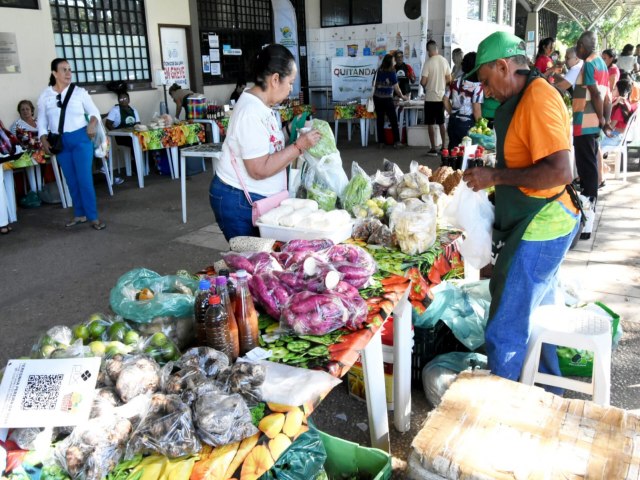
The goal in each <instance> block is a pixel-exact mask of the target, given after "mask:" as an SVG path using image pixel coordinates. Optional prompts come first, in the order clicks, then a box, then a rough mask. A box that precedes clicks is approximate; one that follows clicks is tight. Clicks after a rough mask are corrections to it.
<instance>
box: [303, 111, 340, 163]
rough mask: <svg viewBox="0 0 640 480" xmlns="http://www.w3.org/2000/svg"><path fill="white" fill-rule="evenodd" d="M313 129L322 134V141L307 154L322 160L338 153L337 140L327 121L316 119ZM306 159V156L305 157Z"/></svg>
mask: <svg viewBox="0 0 640 480" xmlns="http://www.w3.org/2000/svg"><path fill="white" fill-rule="evenodd" d="M311 128H312V129H314V130H318V131H319V132H320V135H321V137H320V141H319V142H318V143H316V144H315V145H314V146H313V147H311V148H309V149H308V150H307V153H308V154H309V155H311V156H313V157H315V158H322V157H324V156H325V155H329V154H331V153H337V152H338V148H337V147H336V138H335V137H334V135H333V130H331V125H329V123H328V122H326V121H325V120H320V119H317V118H316V119H314V120H313V123H312V125H311ZM305 157H306V155H305Z"/></svg>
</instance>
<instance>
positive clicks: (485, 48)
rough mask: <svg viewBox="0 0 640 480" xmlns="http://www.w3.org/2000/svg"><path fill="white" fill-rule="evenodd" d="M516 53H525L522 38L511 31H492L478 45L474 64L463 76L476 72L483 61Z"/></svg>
mask: <svg viewBox="0 0 640 480" xmlns="http://www.w3.org/2000/svg"><path fill="white" fill-rule="evenodd" d="M516 55H525V56H526V55H527V51H526V49H525V45H524V40H522V39H521V38H520V37H516V36H515V35H514V34H512V33H508V32H494V33H492V34H491V35H489V36H488V37H487V38H485V39H484V40H482V42H480V45H478V53H477V54H476V66H475V68H474V69H473V70H471V71H470V72H469V73H468V74H467V75H466V76H465V78H469V77H470V76H471V75H473V74H474V73H476V72H477V71H478V69H479V68H480V67H481V66H482V65H484V64H485V63H489V62H493V61H495V60H498V59H500V58H509V57H515V56H516Z"/></svg>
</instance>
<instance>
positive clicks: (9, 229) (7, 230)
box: [0, 225, 13, 235]
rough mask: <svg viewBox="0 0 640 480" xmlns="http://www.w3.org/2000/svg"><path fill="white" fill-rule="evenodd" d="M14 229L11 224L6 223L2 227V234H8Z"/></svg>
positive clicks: (0, 228) (0, 231) (0, 230)
mask: <svg viewBox="0 0 640 480" xmlns="http://www.w3.org/2000/svg"><path fill="white" fill-rule="evenodd" d="M12 231H13V228H11V227H10V226H9V225H5V226H4V227H0V235H8V234H10V233H11V232H12Z"/></svg>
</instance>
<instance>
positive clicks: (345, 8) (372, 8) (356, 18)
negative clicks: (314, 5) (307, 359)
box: [320, 0, 382, 27]
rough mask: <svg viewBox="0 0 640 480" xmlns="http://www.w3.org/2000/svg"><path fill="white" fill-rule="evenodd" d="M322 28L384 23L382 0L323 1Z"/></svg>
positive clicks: (321, 4)
mask: <svg viewBox="0 0 640 480" xmlns="http://www.w3.org/2000/svg"><path fill="white" fill-rule="evenodd" d="M320 17H321V24H320V25H321V26H322V27H342V26H345V25H365V24H369V23H382V0H321V2H320Z"/></svg>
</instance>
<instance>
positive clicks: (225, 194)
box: [209, 175, 265, 241]
mask: <svg viewBox="0 0 640 480" xmlns="http://www.w3.org/2000/svg"><path fill="white" fill-rule="evenodd" d="M249 194H250V195H251V200H253V201H256V200H260V199H263V198H265V197H263V196H262V195H257V194H255V193H251V192H249ZM209 203H211V209H212V210H213V214H214V215H215V217H216V222H218V226H219V227H220V230H222V233H223V234H224V238H226V239H227V241H229V239H231V238H233V237H239V236H251V237H259V236H260V231H259V230H258V228H257V227H254V226H253V221H252V220H251V205H249V202H248V201H247V197H245V195H244V191H242V190H240V189H238V188H234V187H232V186H231V185H227V184H226V183H224V182H223V181H222V180H220V179H219V178H218V176H217V175H216V176H215V177H213V180H211V187H210V188H209Z"/></svg>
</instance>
